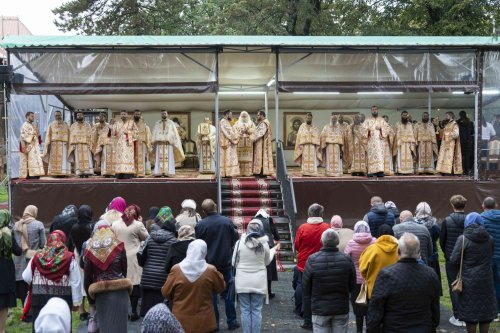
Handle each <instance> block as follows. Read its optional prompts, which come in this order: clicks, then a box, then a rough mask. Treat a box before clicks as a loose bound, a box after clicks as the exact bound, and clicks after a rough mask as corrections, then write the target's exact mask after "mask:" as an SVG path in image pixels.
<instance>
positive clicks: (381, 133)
mask: <svg viewBox="0 0 500 333" xmlns="http://www.w3.org/2000/svg"><path fill="white" fill-rule="evenodd" d="M371 114H372V116H371V117H370V118H368V119H366V120H365V121H364V123H363V126H362V127H361V128H362V130H363V135H364V137H365V138H366V139H367V140H368V145H367V152H368V158H367V162H368V176H369V177H373V176H377V177H383V176H384V171H385V170H386V169H385V166H386V163H385V157H386V142H387V140H388V136H389V134H391V131H392V129H391V127H390V126H389V124H388V123H387V122H386V121H385V120H384V119H383V118H382V117H379V116H378V107H377V106H372V108H371ZM389 155H390V156H391V157H392V153H391V152H390V151H389Z"/></svg>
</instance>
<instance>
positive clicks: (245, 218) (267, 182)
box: [221, 178, 294, 266]
mask: <svg viewBox="0 0 500 333" xmlns="http://www.w3.org/2000/svg"><path fill="white" fill-rule="evenodd" d="M221 190H222V192H221V193H222V215H224V216H227V217H229V218H231V219H232V220H233V223H234V224H235V225H236V226H238V231H239V232H240V234H241V233H243V232H245V230H246V227H247V225H248V223H249V222H250V220H252V219H253V217H254V216H255V214H256V213H257V212H258V211H259V209H265V210H266V212H267V213H268V214H269V215H271V216H272V218H273V221H274V224H275V225H276V228H277V229H278V233H279V234H280V239H281V250H280V253H279V257H280V259H281V260H279V261H280V262H281V261H283V263H284V264H285V265H287V266H288V265H290V264H293V260H294V256H293V249H292V244H291V235H290V224H289V219H288V218H287V217H286V216H285V211H284V209H283V200H282V194H281V186H280V184H279V183H278V181H277V180H276V179H274V178H265V179H264V178H257V179H255V178H235V179H223V180H222V183H221Z"/></svg>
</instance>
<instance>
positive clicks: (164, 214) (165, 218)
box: [155, 206, 174, 224]
mask: <svg viewBox="0 0 500 333" xmlns="http://www.w3.org/2000/svg"><path fill="white" fill-rule="evenodd" d="M173 219H174V214H172V209H171V208H170V207H168V206H163V207H161V209H160V211H159V212H158V214H156V217H155V222H156V223H158V224H165V223H167V222H170V221H172V220H173Z"/></svg>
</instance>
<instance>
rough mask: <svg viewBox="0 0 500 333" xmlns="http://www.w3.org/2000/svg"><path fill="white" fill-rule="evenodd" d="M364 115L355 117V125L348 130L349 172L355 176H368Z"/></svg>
mask: <svg viewBox="0 0 500 333" xmlns="http://www.w3.org/2000/svg"><path fill="white" fill-rule="evenodd" d="M362 119H363V118H362V115H360V114H357V115H355V116H354V123H353V124H352V125H350V126H349V128H348V130H347V147H348V150H347V153H348V155H349V158H348V161H349V169H348V172H349V173H350V174H352V175H353V176H361V175H364V174H366V150H367V138H366V137H365V136H363V130H362V128H361V127H362V126H363V125H362Z"/></svg>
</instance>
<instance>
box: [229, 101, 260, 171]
mask: <svg viewBox="0 0 500 333" xmlns="http://www.w3.org/2000/svg"><path fill="white" fill-rule="evenodd" d="M233 128H234V129H235V131H236V132H237V133H238V135H239V137H240V138H239V140H238V148H237V150H236V151H237V153H238V162H239V163H240V175H241V176H246V177H249V176H252V175H253V142H252V136H253V134H254V132H255V124H254V123H253V121H252V119H250V116H249V115H248V112H246V111H241V113H240V117H239V119H238V121H237V122H236V124H234V126H233Z"/></svg>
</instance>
